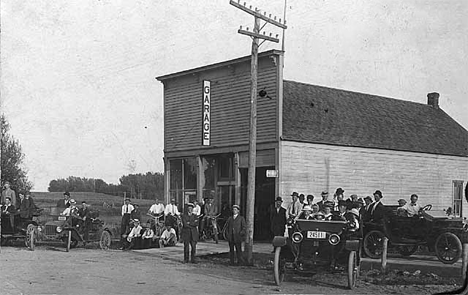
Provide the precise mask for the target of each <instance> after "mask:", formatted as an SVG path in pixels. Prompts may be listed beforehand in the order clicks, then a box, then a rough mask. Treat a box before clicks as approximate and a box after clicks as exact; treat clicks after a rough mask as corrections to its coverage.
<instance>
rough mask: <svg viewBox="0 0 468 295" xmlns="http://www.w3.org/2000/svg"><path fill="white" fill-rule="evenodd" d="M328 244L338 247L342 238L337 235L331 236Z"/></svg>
mask: <svg viewBox="0 0 468 295" xmlns="http://www.w3.org/2000/svg"><path fill="white" fill-rule="evenodd" d="M328 242H330V244H332V245H333V246H335V245H338V243H339V242H340V236H339V235H337V234H331V235H330V237H329V238H328Z"/></svg>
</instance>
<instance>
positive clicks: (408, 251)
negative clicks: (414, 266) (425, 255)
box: [398, 245, 419, 257]
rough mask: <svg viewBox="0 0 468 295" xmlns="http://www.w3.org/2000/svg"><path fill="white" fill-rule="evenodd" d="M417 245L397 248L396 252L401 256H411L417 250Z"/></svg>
mask: <svg viewBox="0 0 468 295" xmlns="http://www.w3.org/2000/svg"><path fill="white" fill-rule="evenodd" d="M418 248H419V246H418V245H405V246H398V252H399V253H400V254H401V255H403V256H406V257H407V256H411V255H413V254H414V252H416V251H417V250H418Z"/></svg>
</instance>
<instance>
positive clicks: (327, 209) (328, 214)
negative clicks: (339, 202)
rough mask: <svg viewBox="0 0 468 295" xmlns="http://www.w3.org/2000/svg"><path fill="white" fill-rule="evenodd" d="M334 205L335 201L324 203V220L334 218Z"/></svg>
mask: <svg viewBox="0 0 468 295" xmlns="http://www.w3.org/2000/svg"><path fill="white" fill-rule="evenodd" d="M333 207H334V203H333V202H329V201H327V202H325V204H324V205H323V211H322V214H323V219H324V220H331V219H332V216H333V214H332V208H333Z"/></svg>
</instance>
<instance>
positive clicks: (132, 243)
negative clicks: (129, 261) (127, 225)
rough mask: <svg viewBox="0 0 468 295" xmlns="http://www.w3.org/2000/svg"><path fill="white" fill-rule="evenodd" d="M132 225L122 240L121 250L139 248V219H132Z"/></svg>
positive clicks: (140, 232)
mask: <svg viewBox="0 0 468 295" xmlns="http://www.w3.org/2000/svg"><path fill="white" fill-rule="evenodd" d="M132 222H133V227H132V229H131V230H130V232H129V233H128V235H126V239H125V240H124V241H125V242H124V246H123V250H130V249H132V248H136V249H138V248H140V247H141V234H142V230H143V228H142V227H141V225H140V220H139V219H133V220H132Z"/></svg>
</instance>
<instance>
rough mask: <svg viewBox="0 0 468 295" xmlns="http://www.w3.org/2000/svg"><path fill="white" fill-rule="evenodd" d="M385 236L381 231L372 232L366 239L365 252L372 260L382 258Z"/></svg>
mask: <svg viewBox="0 0 468 295" xmlns="http://www.w3.org/2000/svg"><path fill="white" fill-rule="evenodd" d="M383 238H384V234H383V233H382V232H381V231H379V230H371V231H370V232H368V233H367V234H366V236H365V237H364V252H365V253H366V255H367V256H368V257H370V258H372V259H377V258H380V257H381V256H382V252H383Z"/></svg>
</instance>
